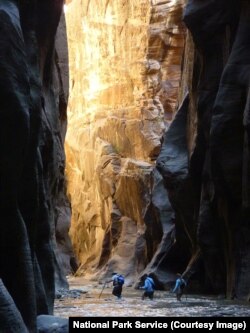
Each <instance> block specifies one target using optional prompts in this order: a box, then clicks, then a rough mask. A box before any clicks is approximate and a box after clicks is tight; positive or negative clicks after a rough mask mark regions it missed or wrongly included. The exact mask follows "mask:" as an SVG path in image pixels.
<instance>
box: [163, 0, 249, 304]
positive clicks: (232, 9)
mask: <svg viewBox="0 0 250 333" xmlns="http://www.w3.org/2000/svg"><path fill="white" fill-rule="evenodd" d="M249 18H250V3H249V2H248V1H244V0H243V1H226V0H225V1H223V0H222V1H212V0H206V1H202V2H201V1H198V0H193V1H188V3H187V7H186V9H185V13H184V21H185V23H186V25H187V27H188V29H189V30H190V31H191V34H192V37H193V41H194V44H195V46H193V43H192V42H191V39H190V35H189V34H188V36H187V42H186V48H185V61H184V67H183V81H182V89H181V93H182V94H185V92H186V97H185V98H184V102H183V104H182V106H181V108H180V109H179V111H178V113H177V115H176V117H175V119H174V121H173V122H172V124H171V126H170V128H169V130H168V131H167V132H166V134H165V137H164V143H163V146H162V150H161V153H160V156H159V158H158V160H157V168H158V170H159V171H160V172H161V174H162V176H163V178H164V184H165V187H166V188H167V189H168V194H169V199H170V202H171V205H172V207H173V208H174V210H175V224H176V243H175V252H176V253H180V254H181V257H184V256H185V254H186V258H185V261H186V262H184V264H185V265H184V266H183V267H182V271H185V272H184V275H185V276H186V278H187V279H189V278H191V277H192V278H194V277H195V275H196V277H198V280H199V279H200V282H202V283H201V284H200V285H201V286H202V287H203V288H204V289H203V290H206V291H209V292H211V291H214V292H216V293H217V294H218V293H219V294H224V295H226V296H227V297H229V298H234V297H236V298H241V299H246V300H249V299H250V260H249V259H250V258H249V256H250V248H249V244H250V242H249V237H250V232H249V231H250V230H249V218H250V216H249V204H250V202H249V188H250V187H249V186H250V184H249V129H248V128H249V124H248V123H249V110H250V109H249V106H250V104H249V101H250V100H249V82H250V81H249V80H250V70H249V59H250V57H249V56H250V54H249V53H250V44H249V28H250V26H249V22H250V21H249ZM170 257H171V256H170ZM166 264H167V265H169V262H168V260H165V263H164V265H165V267H166ZM162 266H163V265H162ZM185 266H186V268H185ZM197 272H198V276H197Z"/></svg>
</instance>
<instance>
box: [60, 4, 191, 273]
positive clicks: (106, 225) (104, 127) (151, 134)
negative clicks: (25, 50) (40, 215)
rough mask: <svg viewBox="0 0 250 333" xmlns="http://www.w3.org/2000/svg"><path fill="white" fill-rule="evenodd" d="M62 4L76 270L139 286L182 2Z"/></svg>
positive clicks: (158, 230)
mask: <svg viewBox="0 0 250 333" xmlns="http://www.w3.org/2000/svg"><path fill="white" fill-rule="evenodd" d="M66 4H67V5H66V8H65V12H66V22H67V34H68V43H69V70H70V97H69V104H68V131H67V136H66V154H67V168H66V173H67V180H68V193H69V197H70V201H71V206H72V226H71V238H72V241H73V245H74V249H75V252H76V255H77V257H78V260H79V264H80V269H79V272H80V273H83V272H85V273H93V272H95V271H96V269H103V271H104V272H105V271H107V272H110V270H114V269H116V270H119V271H121V272H123V273H124V274H126V275H127V277H128V276H129V277H130V278H136V277H137V276H138V274H139V273H140V272H141V271H142V270H143V269H144V268H145V266H146V264H147V263H148V262H149V260H150V259H151V257H152V255H153V253H154V251H155V250H156V248H157V246H158V243H159V242H160V240H161V236H162V226H161V223H160V221H156V220H155V218H154V217H152V221H151V223H154V222H155V221H156V223H155V224H154V227H153V229H154V235H149V238H148V242H147V241H146V239H145V231H146V228H145V216H146V215H148V214H149V212H151V213H152V214H153V207H152V203H151V191H152V182H153V170H154V167H155V160H156V158H157V156H158V155H159V152H160V147H161V138H162V136H163V133H164V131H165V128H166V126H167V125H168V122H169V121H170V120H171V119H172V115H173V113H174V111H175V107H176V103H177V95H178V87H179V83H180V77H181V62H182V55H183V47H184V38H185V30H184V27H183V24H182V8H183V4H184V1H148V0H142V1H137V0H129V1H127V0H110V1H108V0H107V1H98V0H90V1H86V2H82V1H80V0H73V1H66ZM147 243H148V244H147Z"/></svg>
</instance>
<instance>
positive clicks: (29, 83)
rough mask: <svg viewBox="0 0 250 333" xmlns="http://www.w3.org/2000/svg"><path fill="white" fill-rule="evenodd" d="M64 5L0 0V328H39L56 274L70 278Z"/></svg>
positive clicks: (49, 306) (59, 1)
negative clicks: (60, 245)
mask: <svg viewBox="0 0 250 333" xmlns="http://www.w3.org/2000/svg"><path fill="white" fill-rule="evenodd" d="M62 6H63V1H62V0H57V1H56V0H55V1H51V0H45V1H41V2H40V1H33V0H30V1H15V0H2V1H1V2H0V49H1V52H0V147H1V154H0V211H1V225H0V246H1V250H0V277H1V281H0V317H1V318H0V331H1V332H26V331H27V332H37V329H36V316H37V314H48V313H50V314H52V312H53V302H54V292H55V272H56V276H57V279H56V281H57V283H60V285H61V284H64V285H65V283H66V281H65V278H64V277H63V275H62V273H61V270H60V269H59V266H58V265H57V266H56V265H55V263H56V262H57V259H56V256H55V251H54V250H55V246H56V245H55V234H56V231H55V230H56V225H57V226H59V225H61V221H62V220H64V221H65V219H64V218H61V217H60V216H62V207H64V209H66V210H67V208H65V207H66V206H65V205H66V204H67V203H66V199H65V191H64V159H65V158H64V152H63V135H62V134H61V133H63V130H62V129H63V128H65V125H64V124H65V120H66V114H65V111H66V104H67V94H68V92H67V87H66V86H65V84H63V80H62V75H61V71H60V70H59V63H60V61H58V59H59V56H58V57H56V60H57V67H56V70H55V71H54V61H55V59H54V39H55V34H56V30H57V26H58V22H59V19H60V15H61V11H62ZM45 22H46V24H45ZM64 30H65V28H64ZM60 59H62V58H60ZM64 63H65V64H67V61H66V62H64ZM64 88H65V89H64ZM63 191H64V192H63ZM66 215H67V214H66ZM57 221H58V223H57ZM68 221H69V218H68ZM57 234H60V233H59V232H57ZM57 236H58V235H57ZM60 280H61V281H60Z"/></svg>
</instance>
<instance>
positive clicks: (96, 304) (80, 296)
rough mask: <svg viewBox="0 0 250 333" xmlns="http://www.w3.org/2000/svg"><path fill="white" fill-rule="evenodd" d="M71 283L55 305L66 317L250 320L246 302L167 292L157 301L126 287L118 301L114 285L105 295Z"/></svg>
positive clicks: (80, 282)
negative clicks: (180, 295) (237, 318)
mask: <svg viewBox="0 0 250 333" xmlns="http://www.w3.org/2000/svg"><path fill="white" fill-rule="evenodd" d="M69 283H70V290H71V292H70V293H69V294H68V295H64V296H63V297H61V298H59V299H57V300H56V302H55V311H54V314H55V315H56V316H59V317H63V318H68V317H70V316H74V317H75V316H81V317H86V316H87V317H97V316H101V317H127V316H128V317H179V316H188V317H194V316H198V317H211V316H212V317H227V316H243V317H250V304H248V303H244V302H236V301H228V300H225V299H216V298H213V297H208V296H200V295H199V296H198V295H184V296H183V298H182V301H181V302H179V301H177V300H176V298H175V295H173V294H170V293H169V292H166V291H155V295H154V300H153V301H151V300H149V299H145V300H141V295H142V293H143V291H141V290H135V289H134V288H132V287H124V288H123V294H122V295H123V298H122V299H121V300H116V298H115V297H114V296H113V295H112V286H111V284H110V286H108V287H107V288H105V289H103V292H102V285H100V284H97V283H94V282H91V281H86V280H84V279H82V278H70V279H69ZM74 290H75V291H76V292H75V293H74ZM101 292H102V293H101ZM76 294H77V297H76ZM73 297H75V298H73Z"/></svg>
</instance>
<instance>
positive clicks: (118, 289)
mask: <svg viewBox="0 0 250 333" xmlns="http://www.w3.org/2000/svg"><path fill="white" fill-rule="evenodd" d="M109 282H113V291H112V294H113V295H114V296H116V297H117V299H121V298H122V286H123V284H124V277H123V276H122V275H120V274H118V273H112V280H111V281H107V283H109Z"/></svg>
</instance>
